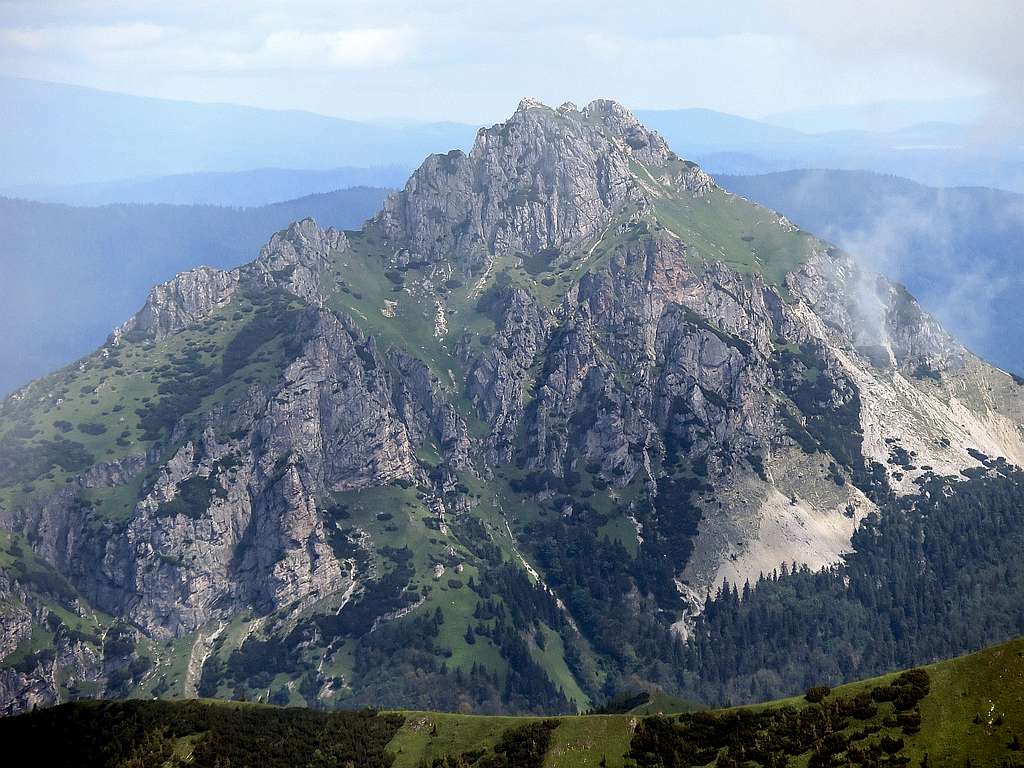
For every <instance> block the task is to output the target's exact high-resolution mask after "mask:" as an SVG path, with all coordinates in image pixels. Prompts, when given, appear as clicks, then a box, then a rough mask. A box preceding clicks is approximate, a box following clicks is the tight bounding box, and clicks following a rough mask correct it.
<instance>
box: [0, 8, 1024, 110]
mask: <svg viewBox="0 0 1024 768" xmlns="http://www.w3.org/2000/svg"><path fill="white" fill-rule="evenodd" d="M533 5H534V3H532V0H531V2H528V3H526V4H525V6H526V7H524V5H523V4H518V5H517V6H515V8H511V9H510V8H505V7H502V6H500V5H498V4H493V3H488V4H482V5H477V4H471V3H465V2H461V0H460V1H457V2H451V1H450V0H449V2H430V3H426V4H422V5H417V6H415V7H413V6H411V5H410V4H407V3H403V2H390V3H383V4H380V3H378V4H370V3H366V2H362V0H351V1H350V2H346V3H344V4H343V5H342V7H341V8H339V7H337V4H334V3H327V2H321V1H320V0H303V2H301V3H299V4H285V3H282V2H279V0H259V2H248V3H243V2H230V3H224V4H218V5H217V6H214V7H209V6H208V5H207V4H203V3H196V2H184V3H180V4H177V5H175V6H174V7H173V8H171V7H166V6H164V5H162V4H145V5H144V6H143V5H138V4H129V3H120V2H111V3H103V4H90V5H87V6H82V5H80V4H76V3H72V2H69V1H67V0H62V1H60V2H55V3H51V4H48V5H47V6H46V7H41V6H39V4H36V3H29V2H23V1H21V0H13V2H7V3H4V4H2V5H0V75H2V76H8V77H19V78H25V79H32V80H41V81H44V82H53V83H61V84H66V85H77V86H81V87H87V88H93V89H97V90H103V91H108V92H113V93H123V94H130V95H134V96H140V97H150V98H161V99H170V100H180V101H192V102H197V103H204V104H231V105H239V106H250V107H257V108H264V109H267V108H273V109H277V110H288V111H290V110H297V111H305V112H310V113H313V114H318V115H324V116H328V117H338V118H344V119H351V120H358V121H367V120H369V121H385V122H386V121H394V120H400V121H402V120H416V121H426V122H436V121H442V120H446V121H455V122H460V123H468V124H473V125H489V124H493V123H494V122H496V121H498V120H500V119H502V118H503V116H504V115H505V114H507V105H508V104H509V103H510V102H511V103H515V102H516V101H518V99H519V98H522V97H523V96H526V95H531V96H534V97H536V98H538V99H540V100H541V101H544V102H545V103H554V104H560V103H562V102H564V101H566V100H572V101H575V102H577V103H586V102H589V101H590V100H592V99H593V98H596V97H598V96H604V97H607V98H612V99H615V100H617V101H620V102H621V103H624V104H628V105H629V106H630V107H631V108H632V109H635V110H675V109H688V108H699V109H709V110H712V111H716V112H723V113H726V114H734V115H737V116H741V117H745V118H748V119H754V120H767V121H769V122H771V121H772V119H774V118H778V117H779V116H783V117H784V118H785V117H786V116H793V115H796V116H797V117H798V118H799V115H800V114H801V113H803V115H804V118H805V119H807V118H808V116H807V113H808V112H814V111H819V112H820V111H821V110H833V111H835V110H838V111H840V112H842V111H847V112H850V111H851V110H852V111H858V110H860V111H861V114H859V115H857V120H859V121H860V122H861V123H862V125H871V123H872V121H876V122H877V124H878V128H879V129H884V128H885V127H886V125H889V124H891V122H892V120H893V119H894V118H893V115H890V114H886V113H885V109H884V107H885V105H893V104H898V105H904V106H905V105H908V104H909V105H910V106H911V109H913V107H914V106H916V107H918V108H919V111H920V115H921V120H922V121H927V120H929V119H935V116H936V115H940V116H941V115H943V114H945V115H946V118H947V119H948V117H949V116H950V115H966V118H967V120H966V121H967V122H973V121H977V120H983V121H985V122H991V123H993V124H999V123H1005V122H1009V123H1014V124H1015V123H1017V122H1019V120H1020V116H1021V109H1020V108H1021V100H1020V97H1019V94H1018V93H1017V92H1016V91H1017V89H1016V88H1015V72H1016V71H1017V69H1018V64H1019V59H1020V53H1019V51H1017V49H1016V45H1015V44H1014V41H1015V40H1016V39H1019V37H1020V33H1021V32H1022V31H1024V29H1022V24H1024V22H1022V21H1021V19H1020V16H1021V14H1014V13H1007V11H1008V10H1012V3H1010V2H1009V1H1008V0H997V1H996V2H993V3H989V4H987V6H986V8H984V9H978V8H975V7H972V5H971V4H969V3H967V2H965V0H955V1H954V2H949V3H947V4H945V5H944V6H943V7H942V8H940V9H933V8H931V7H930V6H929V5H928V4H927V3H924V2H923V0H913V2H909V3H904V4H901V7H900V8H899V9H898V10H893V9H887V8H886V4H884V3H882V2H880V0H871V2H870V3H868V4H867V5H866V6H865V5H864V4H863V3H854V2H850V1H848V0H843V2H839V3H832V4H830V5H829V7H828V8H827V9H819V8H817V6H816V5H815V4H813V3H808V2H805V0H770V1H769V2H762V3H759V2H754V0H743V2H742V3H741V5H740V7H739V8H737V7H735V6H730V8H729V9H722V8H718V7H716V6H715V4H713V3H711V2H708V1H707V0H700V2H696V3H691V4H689V5H688V6H687V7H686V8H685V9H683V8H680V9H675V8H671V9H670V8H665V7H663V6H662V4H660V3H657V2H644V3H640V4H638V5H634V6H632V7H631V8H630V9H628V10H626V9H620V8H618V7H616V6H614V5H612V4H609V3H597V4H591V3H588V4H582V3H580V2H570V3H568V4H566V5H565V6H563V7H560V8H558V9H546V10H545V13H544V16H543V18H544V20H545V23H544V25H535V24H533V23H532V20H533V19H535V18H537V11H538V9H536V8H533V7H532V6H533ZM924 10H928V11H930V12H929V13H922V11H924ZM584 11H586V13H583V12H584ZM881 11H887V14H886V19H887V25H885V26H884V27H883V26H882V25H876V24H872V23H871V18H872V17H875V16H876V15H877V12H881ZM239 13H244V16H241V17H240V16H239ZM968 13H969V14H970V18H971V20H972V25H971V27H970V29H969V30H968V31H969V32H970V33H971V34H966V33H965V30H964V29H963V28H962V20H963V17H964V16H965V15H966V14H968ZM897 43H899V44H898V45H897ZM598 83H599V84H600V86H599V87H596V84H598ZM780 84H781V87H780ZM598 91H599V92H600V93H599V92H598ZM906 119H907V118H906V117H904V118H903V121H904V122H905V121H906ZM958 122H963V120H961V121H958Z"/></svg>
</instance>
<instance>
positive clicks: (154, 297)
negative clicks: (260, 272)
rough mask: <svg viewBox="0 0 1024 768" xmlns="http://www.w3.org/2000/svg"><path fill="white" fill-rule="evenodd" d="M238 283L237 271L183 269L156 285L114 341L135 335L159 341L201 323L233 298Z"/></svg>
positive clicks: (204, 268) (206, 268) (203, 268)
mask: <svg viewBox="0 0 1024 768" xmlns="http://www.w3.org/2000/svg"><path fill="white" fill-rule="evenodd" d="M238 282H239V273H238V271H237V270H233V271H230V272H225V271H223V270H219V269H213V268H212V267H198V268H196V269H193V270H191V271H190V272H183V273H182V274H180V275H178V276H177V277H175V278H174V279H173V280H169V281H168V282H166V283H163V284H162V285H158V286H157V287H156V288H154V289H153V290H152V291H151V292H150V294H149V297H148V298H147V299H146V303H145V304H144V305H143V307H142V309H140V310H139V311H138V312H137V313H135V315H134V316H133V317H132V318H131V319H130V320H129V321H128V322H126V323H125V324H124V325H122V326H121V327H120V328H118V329H117V330H116V331H114V333H113V334H112V336H111V342H112V343H114V344H118V343H120V341H121V340H122V339H125V338H132V337H135V336H141V337H149V338H153V339H154V340H156V341H159V340H161V339H165V338H167V337H168V336H170V335H171V334H174V333H177V332H178V331H181V330H184V329H185V328H188V327H189V326H192V325H195V324H196V323H200V322H202V321H203V320H205V319H206V318H208V317H210V316H211V315H212V314H213V313H214V312H215V311H216V310H218V309H220V308H221V307H224V306H226V305H227V304H228V303H229V302H230V301H231V297H232V296H234V294H235V291H236V290H237V289H238Z"/></svg>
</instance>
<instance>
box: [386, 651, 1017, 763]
mask: <svg viewBox="0 0 1024 768" xmlns="http://www.w3.org/2000/svg"><path fill="white" fill-rule="evenodd" d="M924 669H926V670H927V671H928V673H929V677H930V680H931V689H930V692H929V694H928V696H927V697H926V698H925V699H924V700H923V702H922V703H921V705H920V709H921V731H920V732H919V733H918V734H916V735H913V736H902V734H900V732H899V729H896V728H884V729H883V730H882V731H881V732H880V733H890V734H892V735H893V736H902V737H903V738H904V739H905V741H906V746H905V748H904V750H903V751H902V752H901V755H904V756H907V757H910V758H911V765H917V764H918V762H919V761H920V760H921V759H922V758H923V757H924V755H925V754H927V755H928V757H929V760H930V761H931V762H932V765H936V766H939V765H947V764H948V765H956V766H958V768H959V766H962V765H963V761H964V759H965V758H967V757H970V758H972V759H973V760H974V763H975V765H979V766H980V765H998V764H999V763H1000V762H1001V761H1002V760H1003V759H1004V758H1007V757H1010V756H1012V755H1013V754H1014V753H1013V752H1011V751H1010V749H1009V747H1008V744H1009V743H1010V742H1011V741H1012V739H1013V736H1014V735H1015V734H1017V735H1021V738H1022V739H1024V639H1018V640H1014V641H1011V642H1009V643H1004V644H1002V645H999V646H995V647H993V648H990V649H987V650H984V651H981V652H979V653H975V654H971V655H969V656H964V657H961V658H957V659H952V660H949V661H943V662H939V663H937V664H932V665H929V666H927V667H924ZM895 677H896V675H895V674H892V675H886V676H883V677H879V678H873V679H870V680H863V681H859V682H856V683H851V684H849V685H845V686H842V687H839V688H836V689H834V691H833V694H832V695H833V696H849V695H852V694H855V693H857V692H859V691H862V690H865V689H867V690H870V689H871V688H873V687H876V686H878V685H880V684H885V683H888V682H890V681H891V680H892V679H893V678H895ZM666 704H667V705H668V706H671V702H666ZM784 705H790V706H796V707H803V706H807V702H806V701H805V700H804V699H803V698H802V697H795V698H792V699H785V700H782V701H776V702H769V703H766V704H763V705H760V706H759V707H756V708H754V709H765V708H772V707H778V706H784ZM651 709H652V708H651V707H650V706H649V705H644V706H643V707H641V708H639V710H640V711H637V712H635V713H631V714H627V715H597V716H595V715H588V716H579V717H565V718H560V719H559V722H560V724H559V727H558V729H557V730H556V731H555V734H554V740H553V743H552V747H551V749H550V750H549V752H548V755H547V758H546V760H545V763H544V764H545V766H547V767H548V768H561V767H562V766H566V767H567V766H588V765H594V766H597V765H599V763H600V761H601V758H602V757H604V758H605V760H606V762H607V765H608V766H620V765H623V764H624V756H625V755H626V753H627V752H628V750H629V739H630V735H631V733H632V726H631V723H634V722H635V721H636V720H637V719H638V718H639V717H642V716H643V715H644V714H650V713H651ZM879 710H880V711H879V715H878V716H877V717H876V718H875V719H874V720H872V721H870V722H871V723H874V724H880V723H881V721H882V720H883V719H884V716H886V715H888V714H891V711H892V705H891V704H883V705H882V706H880V708H879ZM975 715H979V716H980V719H981V722H980V723H978V724H976V723H974V719H975ZM528 721H529V718H498V717H477V716H468V715H452V714H437V713H424V712H418V713H409V716H408V718H407V720H406V723H405V725H403V727H402V728H401V730H400V731H399V732H398V734H397V735H396V736H395V738H394V740H393V741H392V742H391V749H392V751H394V752H395V753H397V755H398V759H397V760H396V762H395V768H403V766H409V767H410V768H411V767H412V766H416V765H418V764H419V761H420V760H421V759H422V758H428V759H429V758H432V757H436V756H438V755H441V754H445V753H448V754H457V753H461V752H468V751H470V750H472V749H479V748H484V747H487V746H489V745H491V744H493V743H494V742H495V741H496V740H497V738H498V735H499V733H500V732H501V731H503V730H505V729H506V728H509V727H512V726H514V725H516V724H521V723H523V722H528ZM996 723H999V724H998V725H996ZM864 724H865V723H860V722H858V723H856V725H855V728H859V727H861V726H863V725H864ZM434 725H436V727H437V736H435V737H431V736H430V731H431V727H432V726H434ZM853 729H854V728H851V729H850V730H853ZM808 757H809V755H803V756H800V757H798V758H795V762H794V764H796V765H806V760H807V758H808Z"/></svg>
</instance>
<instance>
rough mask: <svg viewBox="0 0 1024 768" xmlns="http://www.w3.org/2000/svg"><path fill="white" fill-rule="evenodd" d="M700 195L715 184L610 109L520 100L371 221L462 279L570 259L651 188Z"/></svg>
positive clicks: (438, 159) (429, 167) (608, 105)
mask: <svg viewBox="0 0 1024 768" xmlns="http://www.w3.org/2000/svg"><path fill="white" fill-rule="evenodd" d="M661 182H666V183H667V184H668V185H669V187H670V188H672V189H675V190H678V191H680V192H698V193H699V192H701V191H704V190H706V189H709V188H710V187H711V186H712V185H713V182H712V181H711V179H710V177H708V176H707V175H706V174H704V173H703V172H702V171H700V170H699V169H698V168H697V167H696V166H695V165H693V164H692V163H686V162H684V161H681V160H679V158H678V157H676V155H675V154H674V153H672V152H671V150H669V148H668V145H667V144H666V143H665V140H664V139H663V138H662V137H661V136H660V135H659V134H657V133H656V132H654V131H650V130H648V129H647V128H645V127H644V126H643V125H642V124H641V123H640V122H639V121H638V120H637V119H636V117H634V116H633V114H632V113H631V112H629V110H627V109H626V108H625V107H623V106H621V105H620V104H618V103H616V102H614V101H608V100H597V101H593V102H591V103H590V104H588V105H587V106H586V107H584V108H583V109H582V110H579V109H577V108H576V107H575V105H573V104H571V103H566V104H563V105H562V106H561V107H559V108H558V109H552V108H551V107H548V106H546V105H544V104H542V103H541V102H539V101H536V100H534V99H523V100H522V101H521V102H520V103H519V106H518V108H517V109H516V111H515V113H514V114H513V115H512V116H511V117H510V118H509V119H508V120H506V121H505V122H503V123H498V124H497V125H494V126H491V127H490V128H484V129H481V130H480V132H479V133H478V134H477V138H476V142H475V143H474V145H473V148H472V150H471V151H470V153H469V154H468V155H467V154H464V153H463V152H461V151H458V150H455V151H452V152H449V153H448V154H445V155H431V156H430V157H429V158H427V160H426V161H425V162H424V163H423V165H422V166H420V168H419V169H418V170H417V171H416V172H415V173H414V174H413V176H412V178H410V180H409V182H408V184H407V185H406V187H405V189H404V190H402V191H401V192H398V193H396V194H395V195H393V196H392V197H391V198H390V199H389V200H388V201H387V203H386V204H385V207H384V210H383V211H382V213H381V214H380V215H379V216H378V218H377V221H378V222H379V224H380V225H381V226H383V228H384V230H385V233H386V234H387V235H388V236H389V237H390V238H391V239H392V240H394V241H395V242H396V243H398V244H399V245H400V246H404V248H406V249H407V252H408V259H409V261H414V262H417V261H426V262H437V261H440V260H442V259H449V260H451V261H454V262H455V265H456V266H457V267H458V268H460V269H461V270H462V271H464V272H471V271H474V270H477V269H479V268H480V265H481V264H482V263H484V262H486V261H487V259H488V258H489V257H490V256H502V255H509V254H513V253H517V252H519V253H526V254H535V253H538V252H541V251H544V250H552V249H558V250H562V251H565V250H569V249H571V248H574V247H578V246H580V245H582V244H584V243H586V242H588V241H593V240H595V239H596V238H597V237H599V236H600V235H601V233H602V232H603V231H604V230H605V228H606V227H607V226H608V225H609V223H610V222H611V220H612V219H613V218H614V217H615V215H616V214H617V213H618V212H620V211H621V210H622V209H623V208H624V207H625V206H627V205H630V204H633V205H635V206H638V207H644V206H646V205H647V204H648V202H649V199H650V197H651V196H652V194H658V193H654V192H653V191H652V187H655V186H658V185H659V184H660V183H661Z"/></svg>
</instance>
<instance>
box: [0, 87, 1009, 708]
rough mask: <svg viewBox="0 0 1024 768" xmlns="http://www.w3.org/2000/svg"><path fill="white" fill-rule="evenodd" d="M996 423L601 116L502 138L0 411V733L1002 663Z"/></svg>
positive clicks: (725, 203)
mask: <svg viewBox="0 0 1024 768" xmlns="http://www.w3.org/2000/svg"><path fill="white" fill-rule="evenodd" d="M1022 384H1024V380H1021V379H1018V378H1015V377H1012V376H1010V375H1008V374H1006V373H1004V372H1002V371H999V370H997V369H995V368H992V367H991V366H989V365H987V364H986V363H984V362H983V361H982V360H980V359H979V358H977V357H976V356H974V355H973V354H972V353H970V352H969V351H968V350H967V349H965V348H964V347H963V346H962V345H961V344H959V343H958V342H957V341H956V340H955V339H954V338H953V337H951V336H950V335H949V334H948V333H946V332H945V331H944V330H943V329H942V327H941V326H940V325H939V324H938V323H937V322H936V321H935V320H934V319H933V318H931V317H930V316H929V315H927V314H926V313H925V312H924V311H923V310H922V309H921V308H920V306H919V305H918V304H917V302H916V301H915V300H914V298H913V297H912V296H911V295H910V294H909V293H908V292H907V291H906V290H905V289H904V288H903V287H901V286H900V285H898V284H896V283H893V282H891V281H889V280H887V279H886V278H884V277H883V276H881V275H879V274H878V273H877V272H875V271H873V270H872V269H870V268H869V267H868V266H867V265H865V264H863V263H861V262H859V261H858V260H856V259H855V258H853V257H852V256H850V255H849V254H847V253H844V252H843V251H841V250H839V249H838V248H836V247H834V246H832V245H829V244H828V243H826V242H824V241H821V240H819V239H817V238H815V237H814V236H812V235H811V234H809V233H807V232H805V231H803V230H801V229H799V228H798V227H796V226H795V225H793V224H792V223H791V222H790V221H788V220H787V219H786V218H785V217H783V216H781V215H779V214H776V213H773V212H772V211H770V210H769V209H766V208H763V207H761V206H758V205H755V204H753V203H750V202H749V201H747V200H746V199H744V198H742V197H739V196H737V195H734V194H731V193H729V192H726V191H725V190H723V189H721V188H720V187H719V186H718V185H717V184H716V183H715V182H714V180H713V179H712V178H711V177H710V176H708V175H707V174H706V173H705V172H704V171H703V170H701V168H700V167H698V166H697V165H695V164H694V163H693V162H690V161H687V160H683V159H681V158H680V157H678V156H677V155H676V154H675V153H674V152H673V151H671V150H670V149H669V147H668V145H667V144H666V143H665V141H664V139H663V138H662V137H661V136H660V135H659V134H657V133H654V132H652V131H650V130H649V129H647V128H646V127H645V126H644V125H642V124H641V123H640V122H639V121H638V120H637V119H636V118H635V117H634V116H633V115H632V114H631V113H629V112H628V111H627V110H626V109H624V108H623V107H621V106H620V105H618V104H616V103H614V102H610V101H602V100H599V101H595V102H592V103H591V104H589V105H587V106H586V107H585V108H583V109H578V108H577V107H576V106H574V105H572V104H564V105H562V106H561V107H559V108H557V109H552V108H549V107H547V106H544V105H542V104H540V103H538V102H536V101H532V100H528V99H527V100H524V101H523V102H522V103H521V104H520V105H519V107H518V109H517V110H516V112H515V113H514V114H513V115H512V117H510V118H509V119H508V120H507V121H505V122H503V123H500V124H497V125H494V126H492V127H490V128H486V129H483V130H481V131H480V132H479V133H478V134H477V139H476V142H475V144H474V146H473V148H472V150H471V151H470V152H469V153H468V154H466V153H463V152H462V151H460V150H453V151H451V152H449V153H447V154H442V155H431V156H430V157H428V158H427V159H426V160H425V161H424V162H423V164H422V165H421V166H420V167H419V168H418V169H417V170H416V172H415V173H413V175H412V177H411V178H410V179H409V180H408V182H407V183H406V185H405V187H404V188H403V189H402V190H401V191H400V192H397V193H395V194H393V195H391V196H390V197H388V199H387V200H386V201H385V203H384V206H383V208H382V210H381V211H380V212H379V213H378V214H377V215H376V216H375V217H374V218H373V219H371V220H370V221H369V222H368V223H367V224H366V226H365V227H364V228H363V229H362V230H361V231H340V230H337V229H333V228H328V229H322V228H321V227H319V226H317V225H316V224H315V222H314V221H313V220H311V219H305V220H303V221H299V222H296V223H294V224H292V225H290V226H289V227H288V228H287V229H285V230H282V231H280V232H278V233H277V234H275V235H274V236H273V237H271V239H270V241H269V242H268V243H267V244H266V245H265V246H264V247H263V249H262V250H261V252H260V255H259V257H258V258H257V259H256V260H254V261H253V262H250V263H249V264H246V265H244V266H242V267H239V268H237V269H232V270H226V271H225V270H219V269H214V268H208V267H204V268H200V269H196V270H192V271H190V272H186V273H183V274H181V275H179V276H177V277H175V278H174V279H173V280H171V281H169V282H167V283H164V284H162V285H159V286H157V287H156V288H154V289H153V291H152V292H151V293H150V295H149V298H148V299H147V300H146V302H145V304H144V305H143V307H142V308H141V309H140V310H139V311H138V312H137V313H136V314H135V315H134V316H132V317H131V318H129V319H128V320H127V321H126V322H125V323H124V324H123V325H121V326H120V327H119V328H117V329H116V330H115V331H114V332H113V333H112V334H111V336H110V338H109V339H108V341H107V342H106V343H105V344H103V345H102V346H101V347H100V348H99V349H98V350H97V351H96V352H94V353H93V354H91V355H88V356H86V357H85V358H83V359H82V360H80V361H78V362H77V363H75V364H73V365H71V366H68V367H66V368H64V369H62V370H60V371H57V372H55V373H53V374H51V375H49V376H47V377H44V378H42V379H40V380H38V381H36V382H33V383H32V384H30V385H28V386H26V387H23V388H21V389H19V390H18V391H17V392H15V393H14V394H13V395H11V396H10V397H9V398H8V399H7V400H6V401H5V402H4V403H3V406H2V408H0V523H2V528H3V530H4V531H5V534H4V538H3V540H2V542H0V543H2V547H0V550H2V551H0V558H2V560H0V562H2V563H3V564H4V572H3V578H4V581H3V583H2V585H0V589H2V591H3V593H4V594H5V596H6V597H5V600H4V601H3V603H2V605H3V606H4V607H3V611H2V612H0V621H2V622H3V627H2V630H3V631H2V633H0V636H2V637H3V638H4V639H5V642H6V648H5V649H4V650H5V651H6V652H5V654H4V659H5V661H4V662H3V665H2V666H0V701H2V702H3V703H4V707H5V709H6V711H20V710H23V709H26V708H31V707H32V706H33V705H35V704H37V703H38V704H48V703H54V702H57V701H64V700H66V699H69V698H77V697H92V696H107V697H119V696H126V695H131V696H135V697H141V698H146V697H151V696H166V697H182V696H185V697H188V696H194V695H196V694H199V695H201V696H204V697H218V698H226V697H233V698H242V697H245V698H247V699H250V700H251V699H254V698H257V697H262V698H264V699H265V700H269V701H271V702H273V703H293V704H300V703H303V702H304V703H306V704H310V705H314V706H318V707H319V706H323V707H339V706H343V707H354V706H362V705H373V706H379V707H405V708H418V709H444V710H451V711H464V712H465V711H472V712H482V713H496V712H516V713H520V714H522V713H543V714H547V713H553V712H566V711H572V710H574V709H580V710H585V709H587V708H589V707H591V706H593V705H594V704H595V703H596V702H600V701H602V700H604V699H607V698H610V697H611V696H613V695H615V694H618V693H621V692H623V691H629V690H636V689H637V688H649V687H651V686H657V687H659V688H661V689H663V690H665V691H666V692H667V693H668V694H670V695H673V696H681V697H683V698H686V699H690V700H698V701H705V702H712V703H714V702H719V703H724V702H734V703H735V702H740V701H756V700H762V699H765V698H770V697H773V696H777V695H780V694H784V693H795V692H799V691H802V690H803V689H804V688H806V687H807V686H808V685H811V684H814V683H826V684H830V685H831V684H837V683H839V682H843V681H845V680H850V679H854V678H856V677H863V676H868V675H871V674H877V673H880V672H883V671H887V670H890V669H895V668H899V667H906V666H912V665H914V664H917V663H921V662H924V661H929V660H932V659H935V658H941V657H943V656H946V657H948V656H951V655H954V654H956V653H960V652H964V651H967V650H974V649H977V648H980V647H983V646H984V645H988V644H991V643H993V642H996V641H998V640H1000V639H1006V638H1009V637H1013V636H1019V635H1021V634H1024V610H1022V606H1024V599H1021V598H1022V597H1024V568H1022V566H1021V563H1020V558H1019V557H1017V553H1018V552H1019V547H1020V546H1021V545H1022V544H1024V516H1021V515H1020V512H1019V511H1020V510H1021V509H1024V472H1022V471H1021V470H1020V469H1018V468H1017V465H1018V464H1020V463H1021V462H1022V457H1024V432H1022V426H1021V425H1022V424H1024V387H1022ZM741 585H742V592H741V591H740V588H741Z"/></svg>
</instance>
